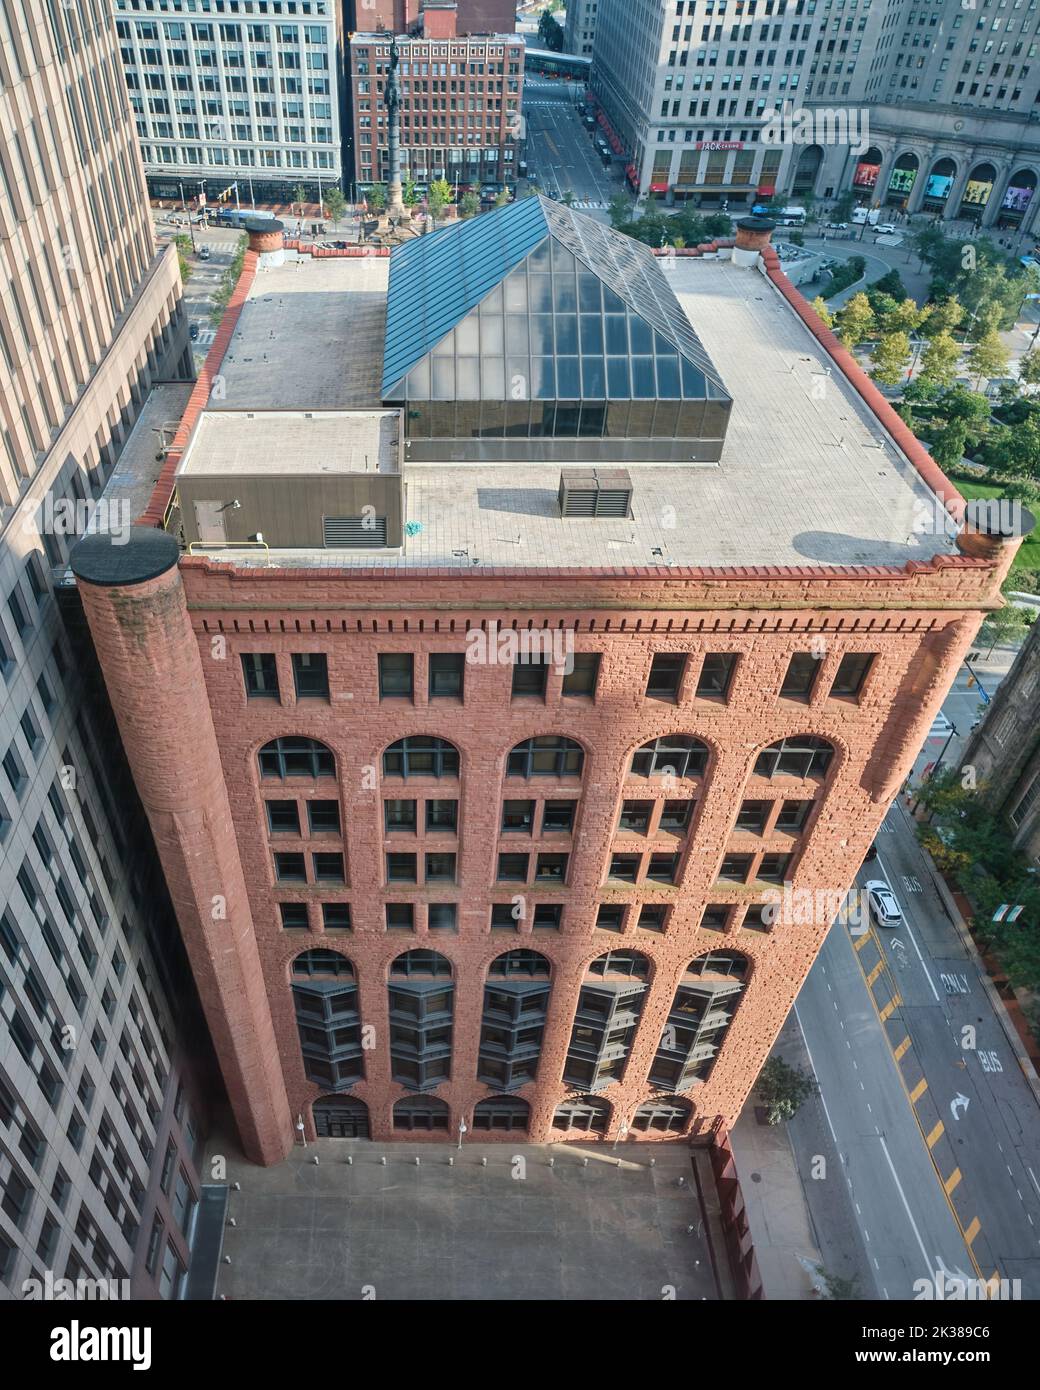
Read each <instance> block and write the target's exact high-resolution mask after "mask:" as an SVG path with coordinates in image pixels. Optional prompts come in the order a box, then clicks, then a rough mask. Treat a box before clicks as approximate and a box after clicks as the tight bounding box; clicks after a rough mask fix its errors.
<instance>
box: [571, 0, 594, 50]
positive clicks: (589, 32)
mask: <svg viewBox="0 0 1040 1390" xmlns="http://www.w3.org/2000/svg"><path fill="white" fill-rule="evenodd" d="M598 10H599V0H571V3H570V4H569V5H568V6H567V17H566V22H565V24H564V29H563V35H564V37H563V46H564V48H565V49H566V50H567V52H568V53H576V54H578V56H579V57H582V58H591V57H592V41H593V39H594V38H595V36H596V14H597V12H598Z"/></svg>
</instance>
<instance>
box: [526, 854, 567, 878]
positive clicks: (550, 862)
mask: <svg viewBox="0 0 1040 1390" xmlns="http://www.w3.org/2000/svg"><path fill="white" fill-rule="evenodd" d="M569 858H570V855H568V854H540V855H538V858H537V859H536V861H535V868H534V881H535V883H558V884H561V885H562V884H563V883H565V882H566V879H567V861H568V859H569Z"/></svg>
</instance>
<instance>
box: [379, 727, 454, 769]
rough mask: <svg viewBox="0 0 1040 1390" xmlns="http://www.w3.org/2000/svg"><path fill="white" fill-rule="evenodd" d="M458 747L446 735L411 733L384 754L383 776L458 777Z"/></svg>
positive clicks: (393, 744)
mask: <svg viewBox="0 0 1040 1390" xmlns="http://www.w3.org/2000/svg"><path fill="white" fill-rule="evenodd" d="M458 775H459V750H458V749H457V748H456V747H455V745H454V744H453V743H449V742H448V740H447V739H446V738H434V737H433V736H432V735H430V734H410V735H409V737H408V738H399V739H398V740H397V742H396V743H391V745H390V747H389V748H387V749H386V751H385V752H384V753H383V776H384V777H404V778H408V777H457V776H458Z"/></svg>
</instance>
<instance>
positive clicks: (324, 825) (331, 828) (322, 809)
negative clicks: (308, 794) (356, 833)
mask: <svg viewBox="0 0 1040 1390" xmlns="http://www.w3.org/2000/svg"><path fill="white" fill-rule="evenodd" d="M307 823H308V824H309V825H310V828H311V834H312V835H338V834H339V828H340V827H339V802H338V801H308V802H307Z"/></svg>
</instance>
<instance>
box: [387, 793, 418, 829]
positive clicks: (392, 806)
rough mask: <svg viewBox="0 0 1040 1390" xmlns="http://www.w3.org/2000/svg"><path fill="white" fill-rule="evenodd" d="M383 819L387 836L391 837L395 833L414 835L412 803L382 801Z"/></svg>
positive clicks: (413, 803) (413, 809) (413, 804)
mask: <svg viewBox="0 0 1040 1390" xmlns="http://www.w3.org/2000/svg"><path fill="white" fill-rule="evenodd" d="M383 818H384V824H385V826H386V833H387V834H388V835H392V834H394V833H395V832H396V833H398V834H400V833H405V834H408V835H414V834H415V802H414V801H396V800H393V801H384V802H383Z"/></svg>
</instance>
